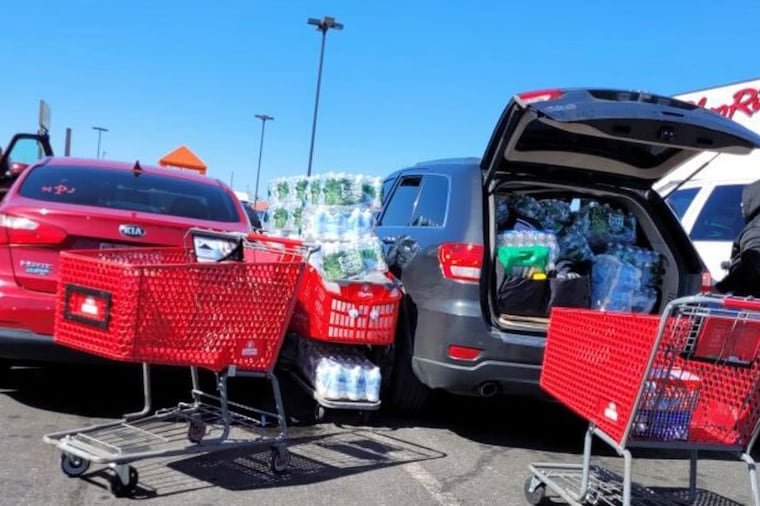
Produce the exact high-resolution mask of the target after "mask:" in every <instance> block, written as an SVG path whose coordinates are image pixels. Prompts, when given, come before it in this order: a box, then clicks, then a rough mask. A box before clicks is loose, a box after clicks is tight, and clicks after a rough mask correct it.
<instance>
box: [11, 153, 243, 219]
mask: <svg viewBox="0 0 760 506" xmlns="http://www.w3.org/2000/svg"><path fill="white" fill-rule="evenodd" d="M19 194H20V195H21V196H22V197H26V198H31V199H36V200H43V201H47V202H60V203H66V204H78V205H84V206H95V207H105V208H109V209H127V210H132V211H143V212H147V213H156V214H168V215H172V216H180V217H183V218H193V219H203V220H210V221H218V222H226V223H234V222H237V221H240V217H239V215H238V211H237V207H236V206H235V202H234V200H233V198H232V196H231V195H229V194H228V193H227V192H225V191H224V190H223V189H222V188H220V187H218V186H215V185H212V184H203V183H199V182H197V181H188V180H186V179H180V178H175V177H171V176H168V175H167V176H163V175H160V174H155V173H142V174H140V175H139V176H135V175H134V173H132V172H131V171H123V170H112V169H107V168H106V169H104V168H98V167H80V166H60V165H55V166H53V165H42V166H40V167H36V168H34V169H32V170H31V171H30V172H29V173H28V174H27V175H26V178H24V181H23V183H22V185H21V187H20V188H19Z"/></svg>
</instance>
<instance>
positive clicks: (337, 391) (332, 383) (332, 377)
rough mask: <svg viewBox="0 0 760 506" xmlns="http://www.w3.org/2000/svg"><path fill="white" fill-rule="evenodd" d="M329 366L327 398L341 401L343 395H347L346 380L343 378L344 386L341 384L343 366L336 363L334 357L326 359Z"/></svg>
mask: <svg viewBox="0 0 760 506" xmlns="http://www.w3.org/2000/svg"><path fill="white" fill-rule="evenodd" d="M326 361H327V363H328V366H327V371H326V373H327V378H326V385H327V389H326V393H325V398H327V399H332V400H336V401H337V400H340V399H341V398H342V397H341V396H342V395H343V394H344V393H345V387H346V385H345V378H343V381H342V384H341V370H342V368H341V366H340V364H339V363H338V362H336V361H335V357H333V356H332V355H331V356H330V357H329V358H327V359H326Z"/></svg>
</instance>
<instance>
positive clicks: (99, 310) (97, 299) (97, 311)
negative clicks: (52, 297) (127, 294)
mask: <svg viewBox="0 0 760 506" xmlns="http://www.w3.org/2000/svg"><path fill="white" fill-rule="evenodd" d="M63 314H64V317H65V318H66V320H69V321H75V322H78V323H83V324H85V325H92V326H93V327H98V328H100V329H103V330H105V329H107V328H108V324H109V322H110V320H111V294H110V293H109V292H106V291H103V290H96V289H93V288H87V287H84V286H79V285H72V284H66V289H65V303H64V310H63Z"/></svg>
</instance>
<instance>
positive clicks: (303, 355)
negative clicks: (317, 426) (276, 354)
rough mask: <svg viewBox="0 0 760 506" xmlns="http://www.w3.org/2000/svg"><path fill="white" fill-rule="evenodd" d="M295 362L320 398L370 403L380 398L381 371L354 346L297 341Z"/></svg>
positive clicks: (306, 340)
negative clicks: (297, 353)
mask: <svg viewBox="0 0 760 506" xmlns="http://www.w3.org/2000/svg"><path fill="white" fill-rule="evenodd" d="M298 363H299V368H300V370H301V373H302V374H303V376H304V377H305V378H307V379H308V380H309V381H310V382H311V384H312V386H313V387H314V391H315V392H316V393H317V395H318V396H319V397H321V398H323V399H326V400H331V401H352V402H372V403H375V402H377V401H378V400H379V399H380V382H381V381H382V377H381V373H380V368H379V367H378V366H377V365H375V364H373V363H372V362H371V361H370V360H369V359H368V358H367V357H366V356H365V355H364V354H362V353H361V352H360V351H359V350H358V349H357V348H355V347H350V346H340V345H334V344H330V343H325V342H318V341H311V340H308V339H300V341H299V358H298Z"/></svg>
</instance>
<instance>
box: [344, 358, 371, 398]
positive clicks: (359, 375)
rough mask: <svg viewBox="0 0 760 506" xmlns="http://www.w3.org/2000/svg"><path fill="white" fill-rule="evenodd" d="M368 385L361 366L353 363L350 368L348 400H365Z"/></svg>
mask: <svg viewBox="0 0 760 506" xmlns="http://www.w3.org/2000/svg"><path fill="white" fill-rule="evenodd" d="M366 383H367V382H366V380H365V379H364V374H363V371H362V366H361V364H359V363H358V362H354V361H352V362H351V364H350V365H349V367H348V400H349V401H359V400H362V399H364V398H365V396H366V392H365V391H364V390H365V388H366Z"/></svg>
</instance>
